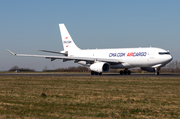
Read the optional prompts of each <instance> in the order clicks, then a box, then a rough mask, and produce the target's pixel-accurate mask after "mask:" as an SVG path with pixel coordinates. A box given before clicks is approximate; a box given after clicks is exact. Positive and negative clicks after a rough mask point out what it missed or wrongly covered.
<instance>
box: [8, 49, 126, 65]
mask: <svg viewBox="0 0 180 119" xmlns="http://www.w3.org/2000/svg"><path fill="white" fill-rule="evenodd" d="M7 51H8V52H9V53H10V54H11V55H14V56H23V57H41V58H47V59H51V61H53V60H55V59H65V60H79V61H102V62H109V63H123V62H122V61H120V60H117V59H110V58H108V59H104V58H96V57H73V56H69V57H68V56H48V55H30V54H16V53H13V52H11V51H10V50H7Z"/></svg>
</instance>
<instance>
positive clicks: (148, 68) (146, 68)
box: [141, 67, 155, 72]
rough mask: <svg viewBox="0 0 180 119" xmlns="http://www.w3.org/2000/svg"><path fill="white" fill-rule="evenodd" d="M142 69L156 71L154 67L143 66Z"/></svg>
mask: <svg viewBox="0 0 180 119" xmlns="http://www.w3.org/2000/svg"><path fill="white" fill-rule="evenodd" d="M141 69H142V70H145V71H149V72H155V69H154V68H152V67H141Z"/></svg>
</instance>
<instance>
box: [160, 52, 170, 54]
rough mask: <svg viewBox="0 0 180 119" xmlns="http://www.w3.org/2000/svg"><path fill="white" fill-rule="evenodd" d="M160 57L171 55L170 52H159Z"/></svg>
mask: <svg viewBox="0 0 180 119" xmlns="http://www.w3.org/2000/svg"><path fill="white" fill-rule="evenodd" d="M159 54H160V55H167V54H170V53H169V52H159Z"/></svg>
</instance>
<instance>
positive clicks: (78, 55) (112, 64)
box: [7, 24, 173, 75]
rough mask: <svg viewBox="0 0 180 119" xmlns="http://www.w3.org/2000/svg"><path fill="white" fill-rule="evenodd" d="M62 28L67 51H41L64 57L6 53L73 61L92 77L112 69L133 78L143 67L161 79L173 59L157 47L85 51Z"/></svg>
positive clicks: (63, 41)
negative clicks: (132, 70)
mask: <svg viewBox="0 0 180 119" xmlns="http://www.w3.org/2000/svg"><path fill="white" fill-rule="evenodd" d="M59 28H60V34H61V38H62V44H63V48H64V50H63V51H60V52H56V51H48V50H39V51H42V52H48V53H55V54H61V55H58V56H49V55H30V54H15V53H13V52H11V51H10V50H7V51H8V52H9V53H10V54H12V55H15V56H26V57H41V58H47V59H50V60H51V61H54V60H56V59H62V61H63V62H66V61H74V63H78V64H81V65H84V66H88V67H89V68H90V70H91V75H102V73H103V72H108V71H109V70H110V68H111V69H124V70H121V71H120V72H119V73H120V75H130V74H131V71H130V70H129V68H135V67H140V68H141V69H142V70H145V71H148V72H154V74H155V75H159V74H160V73H159V71H160V69H161V67H164V66H165V65H166V64H167V63H169V62H170V61H171V60H172V59H173V56H172V55H171V54H170V52H169V51H167V50H164V49H161V48H155V47H145V48H141V47H139V48H114V49H85V50H84V49H83V50H82V49H80V48H79V47H77V46H76V44H75V43H74V41H73V39H72V38H71V36H70V34H69V32H68V30H67V29H66V27H65V25H64V24H59Z"/></svg>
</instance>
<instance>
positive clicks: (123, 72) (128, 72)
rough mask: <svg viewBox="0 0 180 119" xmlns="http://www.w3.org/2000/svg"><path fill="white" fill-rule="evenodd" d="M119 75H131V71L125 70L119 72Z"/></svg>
mask: <svg viewBox="0 0 180 119" xmlns="http://www.w3.org/2000/svg"><path fill="white" fill-rule="evenodd" d="M119 73H120V75H123V74H124V75H131V71H130V70H128V69H125V70H124V71H122V70H121V71H120V72H119Z"/></svg>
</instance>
